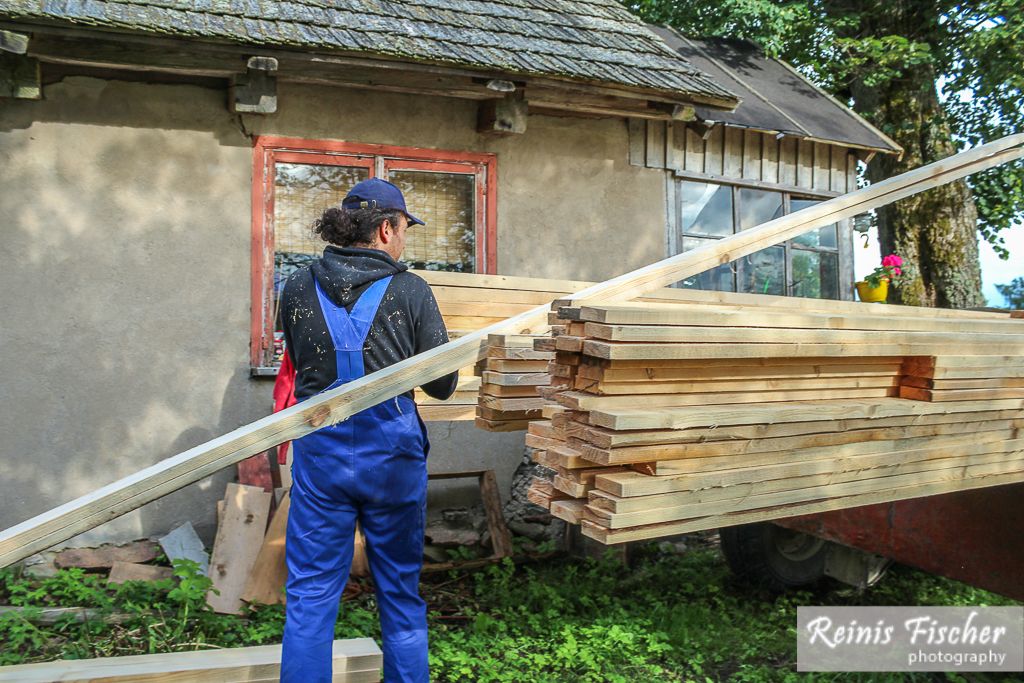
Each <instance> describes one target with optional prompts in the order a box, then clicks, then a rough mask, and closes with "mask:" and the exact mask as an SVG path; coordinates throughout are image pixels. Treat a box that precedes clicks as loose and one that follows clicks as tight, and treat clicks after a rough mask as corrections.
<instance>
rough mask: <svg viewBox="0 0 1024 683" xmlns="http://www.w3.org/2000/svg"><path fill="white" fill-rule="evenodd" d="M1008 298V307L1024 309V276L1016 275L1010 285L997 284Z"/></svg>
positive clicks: (1005, 297) (1000, 291) (997, 287)
mask: <svg viewBox="0 0 1024 683" xmlns="http://www.w3.org/2000/svg"><path fill="white" fill-rule="evenodd" d="M996 289H998V290H999V293H1000V294H1002V295H1003V298H1004V299H1006V307H1007V308H1018V309H1024V277H1015V278H1013V281H1012V282H1010V284H1008V285H996Z"/></svg>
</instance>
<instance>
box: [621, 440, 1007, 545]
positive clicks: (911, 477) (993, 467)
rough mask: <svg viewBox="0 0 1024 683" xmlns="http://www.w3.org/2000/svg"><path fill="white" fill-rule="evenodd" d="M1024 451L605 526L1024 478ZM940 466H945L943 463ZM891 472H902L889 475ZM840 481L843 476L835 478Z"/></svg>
mask: <svg viewBox="0 0 1024 683" xmlns="http://www.w3.org/2000/svg"><path fill="white" fill-rule="evenodd" d="M1021 453H1024V451H1020V450H1018V451H1016V452H1015V453H1007V454H1004V453H999V454H998V455H999V458H997V459H996V461H995V462H990V461H988V460H984V459H983V460H982V461H981V462H977V463H970V464H968V463H967V462H966V461H965V460H964V459H961V458H950V459H948V461H949V462H948V467H946V468H943V469H938V470H936V469H933V468H934V467H935V466H936V465H935V463H932V462H928V461H925V462H923V463H921V462H917V463H907V464H905V465H903V466H902V467H899V466H894V467H890V468H879V474H881V475H883V476H879V477H871V478H864V477H863V476H860V477H854V478H853V480H852V481H842V482H841V483H840V482H839V481H837V482H835V483H830V482H828V481H825V482H824V483H823V484H818V485H812V486H807V487H800V488H797V489H795V490H783V491H778V492H770V493H763V494H753V495H749V496H743V497H740V498H733V499H727V500H725V501H722V502H717V503H711V502H702V503H697V504H686V505H679V506H675V507H667V508H660V509H654V510H645V511H642V512H631V513H621V514H619V513H612V514H610V515H608V516H607V517H606V518H605V519H606V525H607V526H608V528H611V529H621V528H625V527H630V526H640V525H644V524H657V523H659V522H670V521H675V520H680V519H688V518H692V517H694V516H696V515H719V514H725V513H727V512H736V511H745V510H753V509H758V508H766V507H773V506H776V505H792V504H794V503H803V502H807V501H811V500H820V499H823V498H832V497H842V496H851V495H858V494H865V493H872V492H875V491H878V490H880V489H893V488H897V489H898V488H899V487H903V486H914V485H918V486H919V485H922V484H924V485H927V484H931V483H937V482H949V481H953V482H955V481H959V480H960V479H961V478H970V477H978V476H984V475H992V474H997V475H998V474H1006V473H1017V474H1018V475H1020V476H1021V478H1022V479H1024V458H1020V457H1017V458H1014V457H1013V456H1014V455H1018V456H1019V455H1020V454H1021ZM938 462H939V463H946V462H947V461H946V460H940V461H938ZM891 472H903V473H900V474H890V473H891ZM836 479H837V480H841V479H842V477H840V476H838V475H837V476H836Z"/></svg>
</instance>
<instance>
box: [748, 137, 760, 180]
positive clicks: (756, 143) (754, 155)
mask: <svg viewBox="0 0 1024 683" xmlns="http://www.w3.org/2000/svg"><path fill="white" fill-rule="evenodd" d="M761 137H762V136H761V133H759V132H757V131H754V130H750V129H749V128H748V129H745V130H744V131H743V177H744V178H746V179H747V180H761V179H762V178H761V156H762V152H761Z"/></svg>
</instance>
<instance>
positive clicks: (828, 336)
mask: <svg viewBox="0 0 1024 683" xmlns="http://www.w3.org/2000/svg"><path fill="white" fill-rule="evenodd" d="M883 319H884V318H883ZM1010 324H1011V326H1013V327H1018V328H1020V329H1018V330H1015V331H1014V332H1012V333H1011V332H1010V331H1009V330H1006V331H1003V332H1000V333H998V334H992V333H981V332H974V331H972V332H934V331H929V332H918V331H914V332H905V331H902V330H889V331H887V332H886V333H885V335H884V343H885V344H886V345H896V344H900V345H904V344H905V345H908V346H922V347H924V346H926V345H929V344H934V345H936V346H949V345H955V344H959V345H960V348H959V349H958V350H959V351H960V352H961V353H962V352H964V351H965V349H969V348H971V346H972V345H978V346H981V345H986V346H988V345H993V346H999V345H1010V346H1012V345H1014V344H1024V341H1022V340H1024V325H1021V324H1019V323H1017V322H1016V321H1014V322H1012V323H1010ZM584 332H585V334H586V336H587V337H590V338H593V339H606V340H608V341H626V342H677V343H704V344H707V343H714V344H753V343H765V342H767V343H773V344H842V345H846V344H851V345H856V344H862V345H863V344H876V343H877V342H879V341H880V339H879V337H881V336H882V335H879V334H878V332H877V331H874V330H833V329H800V328H789V327H701V326H696V325H674V326H667V325H605V324H604V323H587V324H586V330H585V331H584ZM859 355H863V356H866V355H870V351H867V350H865V349H862V350H861V353H860V354H859ZM979 355H992V354H990V353H986V352H980V353H979Z"/></svg>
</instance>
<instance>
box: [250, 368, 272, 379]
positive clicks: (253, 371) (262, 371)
mask: <svg viewBox="0 0 1024 683" xmlns="http://www.w3.org/2000/svg"><path fill="white" fill-rule="evenodd" d="M277 371H278V368H277V367H276V366H270V367H268V366H266V365H261V366H258V367H250V368H249V377H251V378H253V379H260V378H265V377H277Z"/></svg>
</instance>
